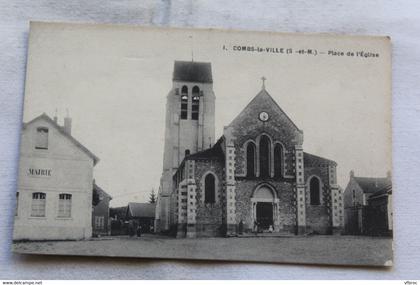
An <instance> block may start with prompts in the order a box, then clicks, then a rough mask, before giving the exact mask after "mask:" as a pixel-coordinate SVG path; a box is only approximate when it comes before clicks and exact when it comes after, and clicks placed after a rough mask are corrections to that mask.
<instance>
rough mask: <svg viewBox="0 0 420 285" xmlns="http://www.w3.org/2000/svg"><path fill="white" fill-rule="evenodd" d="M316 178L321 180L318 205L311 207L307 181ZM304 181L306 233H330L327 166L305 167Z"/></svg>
mask: <svg viewBox="0 0 420 285" xmlns="http://www.w3.org/2000/svg"><path fill="white" fill-rule="evenodd" d="M314 176H316V177H318V178H319V179H320V180H321V185H320V187H321V193H320V194H321V196H320V200H321V201H320V202H321V203H320V205H311V203H310V189H309V181H310V179H311V178H312V177H314ZM305 179H306V187H305V189H306V227H307V231H308V232H313V233H318V234H330V233H331V226H332V221H331V215H330V213H331V187H330V185H329V172H328V166H323V165H314V166H306V165H305Z"/></svg>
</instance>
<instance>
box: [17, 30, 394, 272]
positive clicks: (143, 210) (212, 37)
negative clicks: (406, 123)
mask: <svg viewBox="0 0 420 285" xmlns="http://www.w3.org/2000/svg"><path fill="white" fill-rule="evenodd" d="M18 159H19V170H18V178H17V184H18V185H17V192H16V211H15V217H14V224H13V249H12V250H13V251H14V252H15V253H19V254H37V255H60V256H66V255H79V256H108V257H137V258H162V259H189V260H225V261H254V262H272V263H292V264H329V265H351V266H380V267H383V266H384V267H391V266H392V265H393V206H392V142H391V40H390V38H389V37H385V36H383V37H382V36H346V35H332V34H304V33H274V32H251V31H247V32H245V31H234V30H223V29H220V30H219V29H187V28H185V29H181V28H156V27H141V26H130V25H105V24H65V23H48V22H31V25H30V33H29V43H28V57H27V69H26V82H25V96H24V110H23V119H22V129H21V140H20V154H19V158H18Z"/></svg>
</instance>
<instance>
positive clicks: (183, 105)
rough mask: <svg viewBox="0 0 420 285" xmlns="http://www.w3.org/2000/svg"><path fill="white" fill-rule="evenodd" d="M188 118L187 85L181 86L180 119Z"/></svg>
mask: <svg viewBox="0 0 420 285" xmlns="http://www.w3.org/2000/svg"><path fill="white" fill-rule="evenodd" d="M187 118H188V87H187V86H185V85H184V86H182V89H181V119H183V120H186V119H187Z"/></svg>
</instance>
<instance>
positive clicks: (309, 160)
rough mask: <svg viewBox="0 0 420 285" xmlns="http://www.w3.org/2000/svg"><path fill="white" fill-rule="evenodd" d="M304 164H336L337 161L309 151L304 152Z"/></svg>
mask: <svg viewBox="0 0 420 285" xmlns="http://www.w3.org/2000/svg"><path fill="white" fill-rule="evenodd" d="M303 165H304V166H316V165H334V166H337V163H336V162H335V161H333V160H331V159H327V158H324V157H320V156H317V155H313V154H310V153H307V152H304V153H303Z"/></svg>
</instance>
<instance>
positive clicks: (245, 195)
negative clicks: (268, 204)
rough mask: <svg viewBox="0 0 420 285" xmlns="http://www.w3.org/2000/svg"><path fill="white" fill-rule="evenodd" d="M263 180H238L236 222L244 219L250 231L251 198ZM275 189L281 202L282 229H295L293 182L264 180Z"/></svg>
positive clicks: (280, 220)
mask: <svg viewBox="0 0 420 285" xmlns="http://www.w3.org/2000/svg"><path fill="white" fill-rule="evenodd" d="M262 182H263V181H262V180H249V179H241V180H237V181H236V223H237V224H239V222H240V221H241V220H242V221H243V223H244V230H245V231H250V230H251V229H252V228H253V221H252V219H253V217H252V209H251V207H252V203H251V198H252V195H253V192H254V190H255V189H256V187H257V186H258V185H259V184H261V183H262ZM264 183H267V184H269V185H270V186H271V187H272V188H273V189H275V191H276V194H277V197H278V198H279V200H280V203H279V225H280V230H287V231H291V232H293V231H294V227H295V225H296V215H295V209H294V206H293V201H294V190H293V184H292V183H289V182H282V181H275V180H264Z"/></svg>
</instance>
